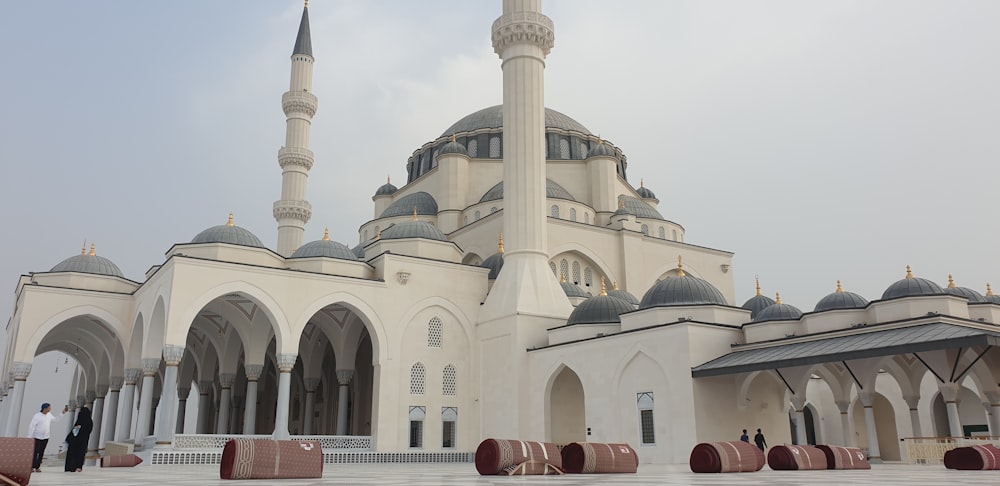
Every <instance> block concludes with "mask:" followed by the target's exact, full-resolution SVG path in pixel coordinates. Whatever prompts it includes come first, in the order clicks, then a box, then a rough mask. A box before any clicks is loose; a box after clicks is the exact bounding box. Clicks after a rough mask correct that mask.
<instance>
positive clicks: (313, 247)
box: [289, 229, 358, 260]
mask: <svg viewBox="0 0 1000 486" xmlns="http://www.w3.org/2000/svg"><path fill="white" fill-rule="evenodd" d="M313 257H326V258H340V259H342V260H357V259H358V257H357V256H356V255H355V254H354V252H353V251H351V249H350V248H348V247H347V245H345V244H343V243H340V242H338V241H333V240H331V239H330V230H329V229H326V230H324V231H323V239H322V240H316V241H310V242H309V243H306V244H304V245H302V246H300V247H299V248H298V249H297V250H295V253H292V256H290V257H289V258H313Z"/></svg>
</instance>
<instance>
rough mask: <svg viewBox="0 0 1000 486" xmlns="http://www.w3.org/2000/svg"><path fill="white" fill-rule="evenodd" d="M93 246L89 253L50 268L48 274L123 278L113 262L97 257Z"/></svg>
mask: <svg viewBox="0 0 1000 486" xmlns="http://www.w3.org/2000/svg"><path fill="white" fill-rule="evenodd" d="M95 249H96V247H95V245H93V244H91V245H90V253H89V254H88V253H86V251H81V252H80V254H79V255H74V256H71V257H69V258H67V259H65V260H63V261H61V262H59V263H58V264H56V266H54V267H52V270H49V271H50V272H77V273H92V274H95V275H110V276H112V277H121V278H125V276H124V275H123V274H122V271H121V269H119V268H118V265H115V263H114V262H112V261H111V260H108V259H107V258H104V257H102V256H98V255H97V253H96V252H95Z"/></svg>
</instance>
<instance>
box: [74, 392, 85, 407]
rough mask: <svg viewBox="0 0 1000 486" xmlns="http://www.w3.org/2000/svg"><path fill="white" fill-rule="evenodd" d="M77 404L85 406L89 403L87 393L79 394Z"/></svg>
mask: <svg viewBox="0 0 1000 486" xmlns="http://www.w3.org/2000/svg"><path fill="white" fill-rule="evenodd" d="M76 405H77V406H79V407H84V406H86V405H87V395H77V396H76Z"/></svg>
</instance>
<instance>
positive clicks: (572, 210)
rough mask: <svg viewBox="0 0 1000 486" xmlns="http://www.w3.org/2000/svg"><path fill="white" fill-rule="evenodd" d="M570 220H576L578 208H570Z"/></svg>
mask: <svg viewBox="0 0 1000 486" xmlns="http://www.w3.org/2000/svg"><path fill="white" fill-rule="evenodd" d="M569 220H570V221H576V208H569Z"/></svg>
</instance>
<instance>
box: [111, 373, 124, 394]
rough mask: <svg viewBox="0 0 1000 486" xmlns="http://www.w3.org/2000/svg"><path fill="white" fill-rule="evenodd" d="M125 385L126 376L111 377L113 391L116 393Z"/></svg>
mask: <svg viewBox="0 0 1000 486" xmlns="http://www.w3.org/2000/svg"><path fill="white" fill-rule="evenodd" d="M124 384H125V377H124V376H112V377H111V391H113V392H115V391H118V390H121V388H122V386H123V385H124Z"/></svg>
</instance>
